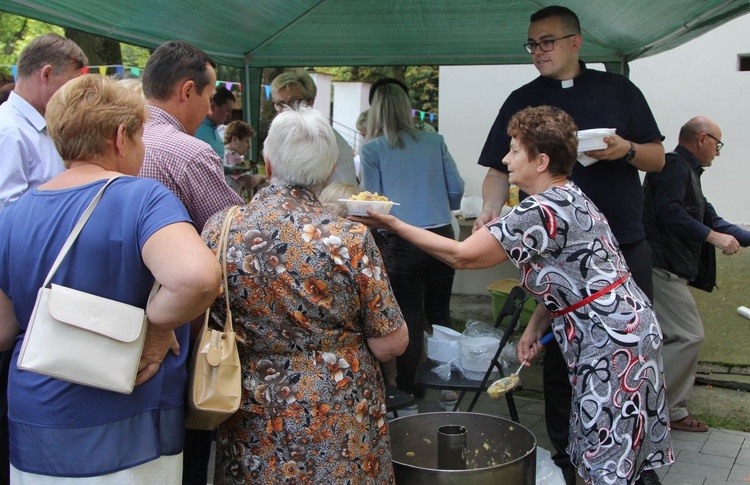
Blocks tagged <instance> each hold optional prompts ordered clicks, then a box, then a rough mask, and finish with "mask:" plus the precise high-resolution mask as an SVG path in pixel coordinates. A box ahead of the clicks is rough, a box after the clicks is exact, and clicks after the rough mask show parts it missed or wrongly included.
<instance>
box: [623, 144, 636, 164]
mask: <svg viewBox="0 0 750 485" xmlns="http://www.w3.org/2000/svg"><path fill="white" fill-rule="evenodd" d="M628 143H630V150H629V151H628V153H627V155H625V161H626V162H628V163H630V161H631V160H632V159H634V158H635V146H633V142H632V141H628Z"/></svg>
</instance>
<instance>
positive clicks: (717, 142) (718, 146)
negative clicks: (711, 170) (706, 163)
mask: <svg viewBox="0 0 750 485" xmlns="http://www.w3.org/2000/svg"><path fill="white" fill-rule="evenodd" d="M706 136H710V137H711V138H713V139H714V140H716V151H717V152H720V151H721V148H722V147H723V146H724V142H723V141H721V140H719V139H718V138H716V137H715V136H713V135H712V134H711V133H706Z"/></svg>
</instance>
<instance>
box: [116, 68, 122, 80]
mask: <svg viewBox="0 0 750 485" xmlns="http://www.w3.org/2000/svg"><path fill="white" fill-rule="evenodd" d="M115 71H116V72H117V75H118V76H120V77H122V66H115Z"/></svg>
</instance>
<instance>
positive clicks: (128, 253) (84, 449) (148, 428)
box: [0, 177, 191, 477]
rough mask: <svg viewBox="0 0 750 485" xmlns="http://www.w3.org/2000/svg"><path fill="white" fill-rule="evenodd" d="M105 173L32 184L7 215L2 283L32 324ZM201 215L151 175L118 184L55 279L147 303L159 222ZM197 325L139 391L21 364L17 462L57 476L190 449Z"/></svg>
mask: <svg viewBox="0 0 750 485" xmlns="http://www.w3.org/2000/svg"><path fill="white" fill-rule="evenodd" d="M104 182H105V180H101V181H97V182H93V183H91V184H86V185H83V186H80V187H75V188H70V189H64V190H38V189H32V190H30V191H28V192H27V193H26V194H24V195H23V196H22V197H21V198H20V199H19V200H18V201H17V202H16V203H15V204H12V205H10V206H9V207H7V208H6V210H5V211H4V212H3V213H2V214H0V290H2V291H3V292H4V293H5V294H6V295H7V296H8V297H9V298H10V299H11V300H12V302H13V309H14V311H15V314H16V317H17V318H18V322H19V325H20V326H21V328H22V329H26V327H27V325H28V321H29V318H30V316H31V313H32V311H33V307H34V303H35V301H36V295H37V291H38V290H39V288H40V287H41V286H42V284H43V283H44V278H45V277H46V276H47V273H48V271H49V269H50V268H51V267H52V263H53V262H54V260H55V258H56V257H57V254H58V252H59V251H60V248H61V247H62V245H63V243H64V242H65V240H66V239H67V237H68V235H69V234H70V232H71V231H72V229H73V226H74V225H75V224H76V222H77V221H78V219H79V217H80V216H81V214H82V213H83V211H84V210H85V208H86V206H87V205H88V204H89V202H91V200H92V199H93V198H94V196H95V195H96V193H97V192H98V191H99V189H101V187H102V185H103V184H104ZM176 222H191V221H190V218H189V217H188V214H187V212H186V211H185V208H184V207H183V205H182V204H181V203H180V201H179V200H178V199H177V198H176V197H175V196H174V195H173V194H172V193H171V192H170V191H169V190H167V189H166V188H165V187H164V186H163V185H161V184H160V183H159V182H157V181H155V180H151V179H141V178H135V177H123V178H121V179H118V180H116V181H115V182H114V183H113V184H112V185H110V186H109V187H108V188H107V190H106V192H105V193H104V195H103V197H102V199H101V201H100V202H99V205H98V206H97V207H96V209H95V210H94V212H93V214H92V216H91V218H90V219H89V221H88V222H87V224H86V226H85V227H84V228H83V230H82V231H81V234H80V235H79V236H78V239H77V240H76V241H75V243H74V244H73V246H72V248H71V250H70V251H69V252H68V255H67V256H66V257H65V259H64V260H63V262H62V265H61V266H60V268H59V269H58V271H57V273H56V274H55V276H54V277H53V278H52V282H53V283H57V284H61V285H65V286H68V287H71V288H75V289H78V290H81V291H85V292H89V293H92V294H95V295H99V296H102V297H105V298H110V299H114V300H118V301H121V302H124V303H128V304H130V305H135V306H138V307H140V308H145V307H146V302H147V300H148V294H149V292H150V290H151V286H152V285H153V281H154V278H153V276H152V275H151V272H150V271H149V270H148V268H147V267H146V266H145V264H144V263H143V259H142V258H141V250H142V248H143V245H144V244H145V243H146V241H147V240H148V239H149V237H151V235H153V234H154V233H155V232H156V231H158V230H159V229H161V228H163V227H165V226H167V225H170V224H173V223H176ZM188 327H189V326H188V325H183V326H182V327H180V328H178V329H177V330H175V333H176V334H177V339H178V341H179V343H180V346H181V349H182V351H181V354H180V356H179V357H175V356H174V355H173V354H172V353H171V352H169V353H168V354H167V357H166V358H165V360H164V362H163V364H162V366H161V368H160V370H159V372H158V373H157V374H156V375H155V376H154V377H152V378H151V379H150V380H148V381H147V382H146V383H144V384H142V385H140V386H137V387H136V388H135V389H134V391H133V393H132V394H130V395H125V394H119V393H116V392H110V391H104V390H100V389H95V388H91V387H86V386H81V385H77V384H72V383H69V382H66V381H61V380H58V379H54V378H52V377H47V376H43V375H41V374H36V373H33V372H26V371H21V370H19V369H18V367H17V358H18V352H19V350H20V348H21V342H22V339H23V333H22V334H20V335H19V336H18V338H17V340H16V346H15V349H14V351H13V358H12V361H11V365H10V376H9V384H8V420H9V428H10V437H11V438H10V449H11V463H12V464H13V465H14V466H15V467H16V468H18V469H20V470H22V471H26V472H31V473H38V474H44V475H52V476H69V477H70V476H96V475H102V474H106V473H111V472H114V471H118V470H122V469H125V468H130V467H132V466H135V465H138V464H141V463H144V462H148V461H150V460H154V459H156V458H158V457H160V456H161V455H174V454H177V453H180V452H181V451H182V444H183V436H184V434H183V433H184V431H183V423H184V408H183V402H184V393H185V382H186V365H185V361H186V356H187V349H188V338H189V328H188Z"/></svg>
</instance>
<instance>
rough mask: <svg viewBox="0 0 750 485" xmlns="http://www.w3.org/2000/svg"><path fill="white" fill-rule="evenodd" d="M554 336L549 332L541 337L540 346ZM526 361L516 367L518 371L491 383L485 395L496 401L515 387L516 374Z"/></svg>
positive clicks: (517, 379)
mask: <svg viewBox="0 0 750 485" xmlns="http://www.w3.org/2000/svg"><path fill="white" fill-rule="evenodd" d="M554 336H555V334H554V333H551V332H550V333H548V334H547V335H545V336H544V337H542V339H541V340H540V342H541V343H542V345H544V344H546V343H547V342H549V341H551V340H552V339H553V338H554ZM526 360H527V359H523V362H521V365H520V366H518V370H517V371H515V372H514V373H512V374H511V375H509V376H508V377H503V378H502V379H498V380H496V381H495V382H493V383H492V385H491V386H490V387H489V388H488V389H487V394H489V395H490V397H491V398H493V399H497V398H498V397H500V396H502V395H503V394H505V393H506V392H508V391H510V390H511V389H513V388H514V387H516V386H517V385H518V382H519V378H518V374H519V373H520V372H521V369H523V366H524V364H526Z"/></svg>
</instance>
